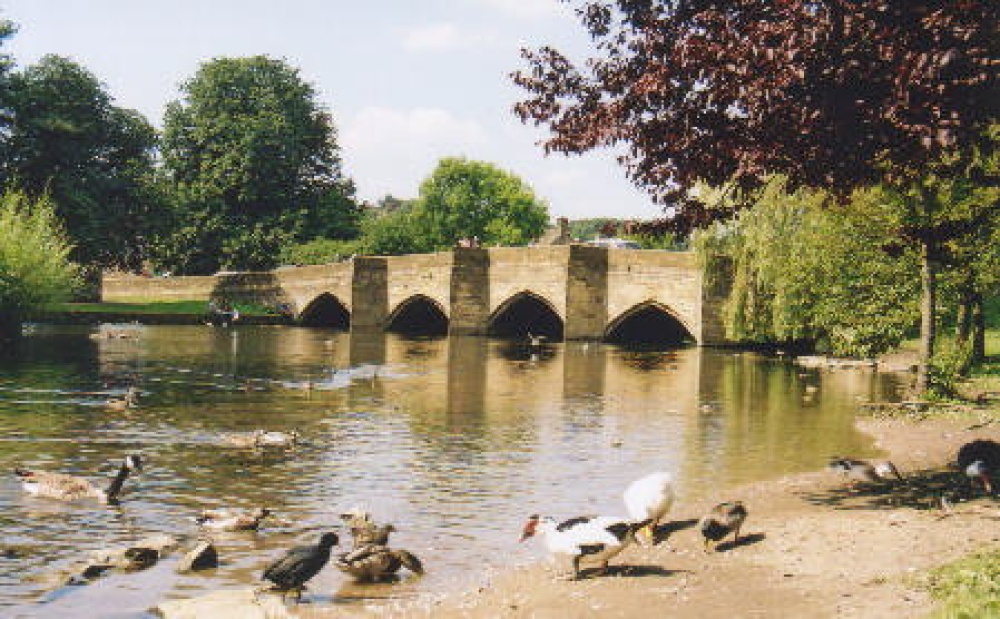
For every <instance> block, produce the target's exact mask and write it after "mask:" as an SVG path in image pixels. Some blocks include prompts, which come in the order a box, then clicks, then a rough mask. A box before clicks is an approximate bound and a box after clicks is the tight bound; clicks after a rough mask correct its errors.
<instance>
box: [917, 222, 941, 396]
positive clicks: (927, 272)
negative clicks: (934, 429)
mask: <svg viewBox="0 0 1000 619" xmlns="http://www.w3.org/2000/svg"><path fill="white" fill-rule="evenodd" d="M934 249H935V248H934V246H933V241H931V240H929V239H923V240H922V241H921V246H920V263H921V264H920V287H921V299H920V348H919V353H918V354H919V359H918V363H917V384H916V390H917V394H919V395H923V394H925V393H927V390H928V388H929V387H930V364H931V361H932V360H933V358H934V344H935V340H936V339H937V325H936V321H935V319H936V318H937V262H936V260H937V255H936V254H937V252H935V251H934Z"/></svg>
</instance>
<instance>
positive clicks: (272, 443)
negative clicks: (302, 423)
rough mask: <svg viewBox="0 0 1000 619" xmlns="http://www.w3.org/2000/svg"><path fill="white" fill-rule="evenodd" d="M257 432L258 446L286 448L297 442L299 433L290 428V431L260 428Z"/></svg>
mask: <svg viewBox="0 0 1000 619" xmlns="http://www.w3.org/2000/svg"><path fill="white" fill-rule="evenodd" d="M259 432H260V433H259V434H258V435H257V446H258V447H277V448H288V447H294V446H295V445H296V443H298V442H299V433H298V431H297V430H292V431H291V432H279V431H276V430H260V431H259Z"/></svg>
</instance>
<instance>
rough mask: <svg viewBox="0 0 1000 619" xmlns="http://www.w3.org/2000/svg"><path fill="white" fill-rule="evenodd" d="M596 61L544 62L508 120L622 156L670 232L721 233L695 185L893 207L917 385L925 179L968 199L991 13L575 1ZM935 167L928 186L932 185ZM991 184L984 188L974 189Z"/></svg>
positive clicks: (933, 212) (933, 233) (900, 5)
mask: <svg viewBox="0 0 1000 619" xmlns="http://www.w3.org/2000/svg"><path fill="white" fill-rule="evenodd" d="M578 14H579V15H580V17H581V19H582V21H583V23H584V25H585V27H586V28H587V29H588V31H589V33H590V35H591V36H592V38H593V39H594V40H595V42H596V49H597V57H595V58H592V59H590V60H589V61H588V62H587V63H586V65H585V66H584V67H583V68H582V69H581V68H578V67H577V66H576V65H574V64H573V63H572V62H571V61H570V60H568V59H567V58H566V57H565V56H564V55H562V54H560V53H559V52H558V51H556V50H554V49H551V48H543V49H541V50H538V51H526V52H525V57H526V59H527V62H528V64H529V69H528V70H526V71H522V72H518V73H515V74H514V76H513V77H514V80H515V82H516V83H517V84H519V85H520V86H522V87H523V88H525V89H526V90H527V91H529V92H530V93H531V98H529V99H527V100H525V101H522V102H520V103H518V104H517V105H516V107H515V111H516V112H517V113H518V114H519V115H520V117H521V118H522V119H523V120H525V121H528V122H534V123H536V124H544V125H547V126H548V127H549V129H550V130H551V132H552V135H551V136H550V137H549V138H548V139H547V140H546V141H545V143H544V144H545V148H546V150H547V151H556V152H563V153H576V152H582V151H586V150H589V149H593V148H598V147H604V146H613V145H625V146H626V147H627V152H626V153H625V154H624V155H623V156H622V161H623V163H624V165H625V167H626V170H627V173H628V175H629V176H630V177H631V178H632V180H633V181H634V182H635V183H636V184H637V185H639V186H641V187H644V188H646V189H648V190H649V191H650V193H651V194H652V195H653V196H654V198H656V199H658V200H661V201H662V202H664V203H666V204H671V205H672V206H673V207H674V209H675V213H676V216H675V217H674V221H675V223H676V224H677V225H678V226H679V227H690V226H704V225H706V224H707V223H709V222H711V221H714V220H718V219H724V218H728V217H731V216H732V214H733V211H732V209H730V208H714V207H713V205H707V204H704V203H699V202H698V201H696V200H690V199H688V195H687V192H688V191H689V190H690V189H691V188H692V187H693V186H694V185H695V184H696V183H698V182H706V183H708V184H709V185H712V186H719V187H721V186H732V187H737V188H743V189H746V188H752V187H756V186H759V185H760V184H761V183H762V182H763V180H764V179H765V178H766V177H767V176H768V175H769V174H771V173H782V174H784V175H786V176H787V178H788V179H789V183H790V188H791V189H792V190H794V189H795V188H797V187H798V186H800V185H806V186H810V187H817V188H823V189H826V190H828V191H829V192H831V193H832V194H833V195H836V196H840V197H844V196H848V195H850V193H851V192H852V191H853V190H855V189H856V188H858V187H864V186H869V185H875V184H878V183H882V184H884V185H886V186H888V187H891V188H893V189H894V190H896V191H897V193H898V195H899V196H901V197H903V198H904V199H905V200H906V201H907V203H908V205H909V209H910V212H911V214H912V217H911V219H910V225H908V226H907V227H905V228H902V229H900V230H899V231H898V234H899V236H900V237H901V238H902V239H904V240H906V241H907V242H911V243H913V244H915V245H917V246H918V247H919V248H920V251H921V256H922V257H921V261H922V264H923V268H922V278H921V279H922V289H923V292H922V295H923V302H922V318H921V364H920V367H921V371H920V372H919V374H918V381H917V389H918V390H919V391H921V392H923V391H925V390H926V389H927V386H928V382H927V379H928V372H927V368H928V363H929V361H930V359H931V356H932V354H933V349H934V339H935V330H934V329H935V307H936V306H935V292H936V291H935V282H936V273H937V265H938V262H939V260H940V246H941V243H942V242H943V241H944V240H945V239H946V238H947V237H948V236H949V235H951V234H959V233H960V231H959V229H961V228H964V227H965V226H967V225H970V224H972V223H973V222H974V221H975V219H976V218H975V217H973V218H972V219H963V220H962V221H961V222H960V221H958V220H957V219H955V218H953V217H950V214H949V213H947V212H946V211H945V210H944V209H943V208H942V207H943V206H944V205H945V202H943V201H941V200H939V199H938V196H935V194H934V192H933V191H932V190H931V189H930V187H929V186H928V184H927V183H928V179H929V178H935V177H937V178H941V177H948V178H952V179H960V178H966V179H971V180H972V181H973V182H976V183H981V182H983V181H984V180H987V176H986V171H985V170H984V169H982V168H977V167H976V166H975V164H974V159H975V157H974V152H975V151H976V150H977V149H979V148H985V149H992V148H994V146H993V145H991V144H987V143H986V142H985V141H984V139H983V138H984V135H986V134H985V132H984V129H985V128H986V126H988V125H989V123H990V122H992V121H993V120H995V119H996V118H997V117H998V114H997V112H998V111H1000V93H998V84H1000V76H998V71H997V58H998V57H1000V32H998V30H1000V4H998V3H996V2H968V1H967V0H940V1H936V2H916V1H912V0H851V1H848V0H788V1H783V2H773V1H771V0H733V1H732V2H727V3H719V2H715V1H714V0H689V1H686V2H672V1H670V2H668V1H667V0H644V1H641V2H624V1H618V2H610V1H605V0H601V1H584V2H581V3H580V8H579V11H578ZM932 168H933V169H932ZM989 182H995V179H992V180H989Z"/></svg>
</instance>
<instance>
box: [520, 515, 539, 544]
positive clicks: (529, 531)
mask: <svg viewBox="0 0 1000 619" xmlns="http://www.w3.org/2000/svg"><path fill="white" fill-rule="evenodd" d="M537 525H538V521H537V520H529V521H528V522H527V524H525V525H524V530H523V531H521V539H519V540H518V542H519V543H520V542H523V541H524V540H526V539H528V538H529V537H531V536H533V535H534V534H535V527H536V526H537Z"/></svg>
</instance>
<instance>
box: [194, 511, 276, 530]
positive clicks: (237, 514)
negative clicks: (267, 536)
mask: <svg viewBox="0 0 1000 619" xmlns="http://www.w3.org/2000/svg"><path fill="white" fill-rule="evenodd" d="M270 514H271V510H269V509H267V508H266V507H258V508H256V509H250V510H246V509H206V510H205V511H203V512H201V514H200V515H198V516H197V517H196V518H195V519H194V521H195V522H197V523H198V524H199V525H201V526H202V527H204V528H206V529H210V530H213V531H256V530H257V529H258V528H260V523H261V521H262V520H264V518H266V517H267V516H269V515H270Z"/></svg>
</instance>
